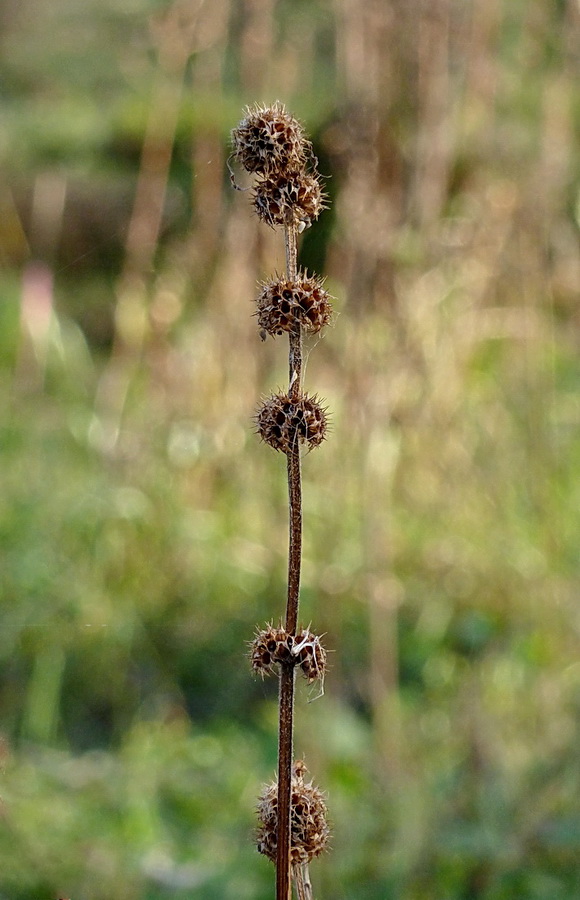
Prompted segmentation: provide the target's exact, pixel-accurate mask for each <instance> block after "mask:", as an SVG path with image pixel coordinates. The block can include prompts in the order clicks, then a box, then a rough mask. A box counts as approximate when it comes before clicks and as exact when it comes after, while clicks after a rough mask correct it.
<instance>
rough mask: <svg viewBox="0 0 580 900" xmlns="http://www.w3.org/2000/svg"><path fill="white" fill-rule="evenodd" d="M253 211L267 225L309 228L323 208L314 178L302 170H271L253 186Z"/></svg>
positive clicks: (320, 193) (319, 191) (318, 185)
mask: <svg viewBox="0 0 580 900" xmlns="http://www.w3.org/2000/svg"><path fill="white" fill-rule="evenodd" d="M254 209H255V210H256V212H257V214H258V216H259V217H260V219H262V221H263V222H266V224H267V225H272V226H274V225H296V226H297V228H298V230H299V231H304V229H305V228H309V227H310V225H311V224H312V220H313V219H317V218H318V216H319V215H320V213H321V212H322V210H323V209H325V202H324V195H323V193H322V189H321V187H320V181H319V179H318V176H317V175H313V174H312V173H310V172H305V171H304V170H298V171H291V170H286V169H284V170H280V171H274V172H272V174H271V175H269V176H268V177H266V178H263V179H262V180H261V181H258V183H257V184H256V185H255V187H254Z"/></svg>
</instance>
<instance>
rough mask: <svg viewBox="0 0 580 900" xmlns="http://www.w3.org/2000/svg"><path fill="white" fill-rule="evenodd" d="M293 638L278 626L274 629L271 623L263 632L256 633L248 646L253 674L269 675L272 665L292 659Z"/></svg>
mask: <svg viewBox="0 0 580 900" xmlns="http://www.w3.org/2000/svg"><path fill="white" fill-rule="evenodd" d="M293 640H294V639H293V637H292V635H289V634H288V632H287V631H285V630H284V629H283V628H282V626H281V625H280V626H279V627H278V628H274V626H273V625H272V623H271V622H269V623H268V625H266V628H265V629H264V630H263V631H257V632H256V635H255V637H254V640H253V641H252V643H251V644H250V660H251V663H252V669H253V670H254V672H259V673H260V675H261V676H262V677H263V676H264V675H271V674H272V673H273V672H274V665H275V664H276V663H279V662H283V661H285V660H289V659H292V657H291V653H290V650H291V647H292V644H293Z"/></svg>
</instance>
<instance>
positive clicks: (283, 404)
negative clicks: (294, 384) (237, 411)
mask: <svg viewBox="0 0 580 900" xmlns="http://www.w3.org/2000/svg"><path fill="white" fill-rule="evenodd" d="M256 424H257V426H258V434H259V435H260V437H261V438H262V440H263V441H264V442H265V443H266V444H269V445H270V447H273V448H274V450H281V451H282V452H283V453H288V452H290V451H291V450H292V449H293V448H295V447H296V446H297V445H298V444H308V447H309V448H310V449H312V448H313V447H318V446H319V445H320V444H321V443H322V441H323V440H324V438H325V435H326V429H327V426H328V421H327V416H326V410H325V409H324V407H322V406H321V405H320V403H319V402H318V398H317V397H316V396H314V397H309V396H308V394H299V395H298V396H297V397H293V396H290V395H289V394H272V396H271V397H270V398H269V399H268V400H266V402H265V403H264V404H263V406H262V407H261V409H260V410H258V414H257V416H256Z"/></svg>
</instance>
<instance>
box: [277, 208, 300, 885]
mask: <svg viewBox="0 0 580 900" xmlns="http://www.w3.org/2000/svg"><path fill="white" fill-rule="evenodd" d="M285 244H286V270H287V277H288V279H289V280H295V279H296V277H297V272H298V270H297V252H296V228H295V227H294V226H293V225H287V226H286V228H285ZM289 367H290V372H289V382H290V385H289V388H288V393H289V395H290V396H291V397H297V396H298V395H299V393H300V385H301V380H302V333H301V331H300V328H298V329H297V331H295V332H294V333H292V334H291V335H290V348H289ZM286 456H287V461H288V506H289V547H288V599H287V604H286V631H287V632H289V633H290V634H295V633H296V628H297V625H298V603H299V599H300V568H301V562H302V475H301V468H300V447H299V444H298V442H297V441H296V443H295V444H293V446H292V447H291V448H290V450H289V451H288V452H287V454H286ZM293 736H294V665H293V663H292V662H290V663H284V664H282V666H281V671H280V712H279V730H278V835H277V838H278V843H277V848H276V900H289V898H290V897H291V881H290V812H291V793H292V750H293Z"/></svg>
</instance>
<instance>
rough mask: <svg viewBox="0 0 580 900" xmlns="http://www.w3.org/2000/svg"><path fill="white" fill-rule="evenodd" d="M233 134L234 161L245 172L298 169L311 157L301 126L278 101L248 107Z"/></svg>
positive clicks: (260, 172)
mask: <svg viewBox="0 0 580 900" xmlns="http://www.w3.org/2000/svg"><path fill="white" fill-rule="evenodd" d="M245 113H246V115H245V118H243V119H242V121H241V122H240V124H239V125H238V126H237V127H236V128H234V129H233V131H232V146H233V152H234V156H235V158H236V159H237V160H238V162H239V163H240V164H241V165H242V166H243V167H244V169H246V171H248V172H257V173H258V174H259V175H266V174H268V173H269V172H274V171H280V170H283V169H301V168H302V167H303V166H304V165H305V162H306V158H307V155H309V154H310V142H309V141H307V140H306V138H305V136H304V131H303V129H302V126H301V125H300V123H299V122H298V121H297V119H295V118H294V116H291V115H290V114H289V113H288V112H287V111H286V107H285V106H284V104H282V103H280V102H279V101H278V100H277V101H276V102H275V103H273V104H272V106H259V105H257V104H256V105H255V106H252V107H250V106H248V107H246V109H245Z"/></svg>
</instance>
